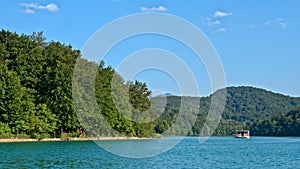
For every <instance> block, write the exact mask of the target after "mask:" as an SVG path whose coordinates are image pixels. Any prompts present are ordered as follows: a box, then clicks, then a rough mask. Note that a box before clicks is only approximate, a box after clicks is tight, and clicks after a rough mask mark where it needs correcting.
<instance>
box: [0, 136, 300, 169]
mask: <svg viewBox="0 0 300 169" xmlns="http://www.w3.org/2000/svg"><path fill="white" fill-rule="evenodd" d="M172 140H173V138H166V139H162V140H130V141H102V142H101V144H102V143H104V145H106V146H107V145H110V148H112V149H118V148H119V149H121V150H120V151H137V150H139V148H143V146H144V147H147V149H146V150H147V151H151V149H150V148H149V146H147V145H151V147H153V150H155V149H158V148H157V147H155V145H159V146H161V145H164V144H156V143H158V142H165V143H167V142H172ZM120 145H126V147H127V149H122V147H119V146H120ZM128 147H129V148H128ZM130 147H131V149H130ZM135 147H139V148H135ZM147 151H145V152H147ZM145 152H144V153H145ZM0 168H169V169H170V168H300V138H299V137H295V138H292V137H287V138H283V137H276V138H272V137H251V138H250V139H235V138H232V137H210V138H209V139H208V140H207V141H206V142H204V143H201V144H200V143H199V138H198V137H186V138H184V139H183V140H182V141H181V142H180V143H179V144H177V145H176V146H175V147H173V148H172V149H170V150H168V151H166V152H164V153H162V154H160V155H156V156H153V157H148V158H128V157H122V156H119V155H116V154H113V153H110V152H108V151H106V150H104V149H102V148H100V147H99V146H98V145H97V144H96V143H95V142H93V141H72V142H34V143H0Z"/></svg>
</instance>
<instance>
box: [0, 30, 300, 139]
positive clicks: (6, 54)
mask: <svg viewBox="0 0 300 169" xmlns="http://www.w3.org/2000/svg"><path fill="white" fill-rule="evenodd" d="M78 62H80V66H78V67H76V73H74V67H75V64H76V63H78ZM90 68H94V69H95V70H96V72H92V71H90V70H91V69H90ZM74 74H76V77H78V79H77V80H78V81H76V82H74V81H72V80H74V79H73V76H74ZM0 78H1V80H0V137H1V138H10V137H30V138H44V137H66V136H82V135H85V134H88V136H93V137H97V136H104V135H105V136H116V135H125V136H137V137H151V136H156V135H159V134H162V135H185V134H189V135H199V134H203V135H207V134H210V133H212V132H214V134H215V135H231V134H233V133H234V132H235V130H236V129H241V128H246V129H250V127H251V132H252V134H255V135H278V136H279V135H280V136H283V135H299V109H295V108H296V107H297V106H300V99H299V98H293V97H289V96H284V95H281V94H275V93H272V92H269V91H266V90H263V89H257V88H253V87H229V88H227V100H226V107H225V110H224V112H223V114H222V117H223V118H222V119H221V121H220V123H219V125H218V126H217V128H216V130H213V124H211V123H208V124H207V125H205V126H204V122H205V121H206V118H207V114H208V110H209V108H210V100H211V98H212V97H211V96H209V97H202V98H198V97H179V96H166V97H165V96H158V97H151V92H150V91H149V90H148V88H147V85H146V84H145V83H142V82H139V81H134V82H132V81H124V79H123V78H122V77H121V76H120V75H119V74H118V73H117V72H115V70H114V69H113V68H112V67H110V66H106V65H105V64H104V62H103V61H101V62H100V63H99V64H96V63H94V62H89V61H87V60H85V59H83V58H81V53H80V51H79V50H74V49H73V48H72V47H71V46H70V45H65V44H62V43H60V42H54V41H51V42H46V40H45V38H44V37H43V34H42V33H33V34H32V35H30V36H28V35H24V34H22V35H18V34H16V33H13V32H10V31H6V30H2V31H1V32H0ZM93 80H94V86H88V85H87V86H86V87H85V85H86V84H89V83H90V82H91V81H93ZM74 90H75V91H76V93H74ZM222 90H224V89H222ZM91 92H92V93H94V94H95V98H93V97H92V95H91ZM217 92H218V91H217ZM215 94H216V93H215ZM74 97H76V98H79V99H77V100H76V99H74ZM93 99H94V100H96V102H95V103H96V105H94V103H93V102H91V100H93ZM182 102H184V104H182ZM74 103H75V104H74ZM94 106H96V107H97V108H98V110H96V109H93V107H94ZM294 109H295V110H294ZM287 112H289V113H287ZM217 122H218V121H217Z"/></svg>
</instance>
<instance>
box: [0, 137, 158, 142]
mask: <svg viewBox="0 0 300 169" xmlns="http://www.w3.org/2000/svg"><path fill="white" fill-rule="evenodd" d="M149 139H153V138H139V137H97V138H90V137H86V138H84V137H83V138H72V137H68V138H44V139H31V138H25V139H23V138H10V139H0V143H13V142H51V141H101V140H149Z"/></svg>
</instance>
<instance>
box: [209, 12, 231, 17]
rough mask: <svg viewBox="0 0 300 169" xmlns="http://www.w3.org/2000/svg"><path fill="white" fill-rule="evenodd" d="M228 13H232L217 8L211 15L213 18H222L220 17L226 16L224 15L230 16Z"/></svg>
mask: <svg viewBox="0 0 300 169" xmlns="http://www.w3.org/2000/svg"><path fill="white" fill-rule="evenodd" d="M230 15H232V13H227V12H223V11H219V10H217V11H216V12H215V13H214V15H213V16H214V17H215V18H222V17H226V16H230Z"/></svg>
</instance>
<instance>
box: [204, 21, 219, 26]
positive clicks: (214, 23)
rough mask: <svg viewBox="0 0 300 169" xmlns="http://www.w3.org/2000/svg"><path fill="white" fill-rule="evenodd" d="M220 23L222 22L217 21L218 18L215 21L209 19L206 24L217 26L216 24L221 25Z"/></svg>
mask: <svg viewBox="0 0 300 169" xmlns="http://www.w3.org/2000/svg"><path fill="white" fill-rule="evenodd" d="M221 24H222V22H221V21H219V20H215V21H211V20H209V21H208V22H207V25H208V26H217V25H221Z"/></svg>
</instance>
